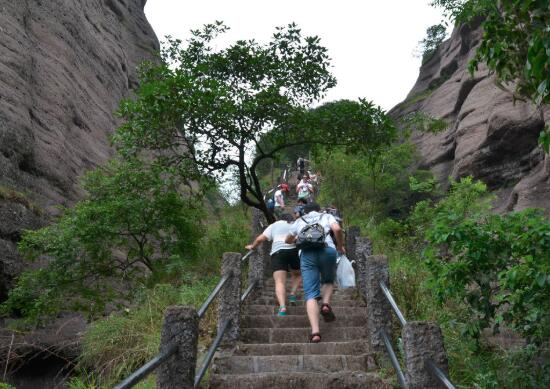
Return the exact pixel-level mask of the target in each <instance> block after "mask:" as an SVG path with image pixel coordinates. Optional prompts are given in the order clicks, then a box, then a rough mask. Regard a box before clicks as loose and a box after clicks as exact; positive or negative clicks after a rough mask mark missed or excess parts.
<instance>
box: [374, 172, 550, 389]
mask: <svg viewBox="0 0 550 389" xmlns="http://www.w3.org/2000/svg"><path fill="white" fill-rule="evenodd" d="M490 200H491V197H490V196H487V191H486V187H485V186H484V185H483V184H481V183H479V182H474V181H473V180H471V179H469V178H467V179H463V180H462V181H461V182H458V183H454V184H453V186H452V190H451V192H450V193H449V194H448V195H446V196H445V197H443V198H442V199H441V201H440V202H438V203H434V202H433V201H431V200H423V201H420V202H418V203H417V204H416V206H415V208H414V209H413V210H412V212H411V213H410V215H409V217H408V218H407V219H406V220H403V221H400V222H399V221H396V220H393V219H384V220H383V221H382V222H380V223H378V224H372V223H371V224H369V225H368V226H367V231H368V235H369V236H370V237H371V239H372V241H373V243H374V248H375V252H377V253H383V254H386V255H388V257H389V258H390V278H391V279H390V284H391V290H392V293H393V295H394V297H395V299H396V301H397V303H398V305H399V307H400V308H401V310H402V311H403V313H404V315H405V317H406V318H407V319H408V320H433V321H437V322H439V324H440V325H441V327H442V329H443V333H444V337H445V347H446V349H447V351H448V355H449V359H450V370H451V379H452V381H453V382H454V383H455V384H459V387H476V388H500V387H514V388H515V387H530V388H531V387H533V388H534V387H547V386H548V385H549V383H550V374H549V372H550V370H549V366H548V363H549V362H548V361H549V359H548V355H547V353H545V352H544V351H543V350H544V347H542V348H541V347H540V346H538V345H537V343H540V341H541V339H544V338H545V337H546V339H548V332H547V331H548V330H547V328H548V312H549V307H548V302H547V301H546V300H548V299H547V296H548V295H549V291H548V289H547V281H548V264H549V263H550V261H549V259H548V253H549V252H550V251H549V250H548V248H547V247H548V246H547V245H548V236H547V229H548V222H547V221H545V220H544V219H543V218H541V215H540V214H539V213H538V212H537V211H535V210H527V211H524V212H521V213H516V214H510V215H504V216H499V215H491V214H490V213H489V203H490ZM493 218H495V219H497V220H500V221H499V222H498V223H497V222H491V223H488V222H487V220H488V219H490V220H492V219H493ZM472 220H473V221H475V222H476V223H477V225H476V223H473V227H472V228H471V229H470V230H468V233H471V232H472V231H474V233H473V235H474V241H473V242H472V240H471V239H470V238H471V235H467V234H466V232H465V231H464V230H465V228H464V226H466V225H469V226H472V224H469V223H470V222H471V221H472ZM497 227H498V228H497ZM479 229H481V232H482V233H483V234H481V233H480V231H479ZM489 230H490V233H487V231H489ZM433 234H438V236H440V237H442V236H445V235H446V234H450V236H451V235H454V236H453V237H451V238H449V239H447V240H445V242H446V243H444V244H439V243H434V242H433V241H432V240H430V239H427V236H432V235H433ZM483 238H485V240H486V242H483ZM495 241H496V242H497V244H495ZM499 241H502V243H499ZM457 243H460V244H463V249H462V250H460V249H459V248H458V244H457ZM466 245H468V247H465V246H466ZM507 246H508V247H509V249H504V250H503V249H502V248H503V247H504V248H506V247H507ZM485 249H487V250H486V251H482V250H485ZM507 250H509V251H507ZM423 251H424V258H423V257H422V255H421V253H422V252H423ZM530 251H533V252H536V255H533V254H529V255H524V254H525V253H527V252H530ZM480 253H483V255H480V258H478V255H479V254H480ZM508 253H510V254H508ZM520 253H522V254H521V255H520ZM425 257H428V260H426V258H425ZM530 257H536V258H538V260H536V261H531V260H530V259H529V258H530ZM502 258H505V259H504V260H503V259H502ZM506 258H507V259H506ZM432 261H435V262H436V264H435V266H437V268H438V270H439V269H440V268H439V267H440V266H441V267H444V269H443V270H442V271H441V272H440V273H439V272H438V273H437V274H434V264H433V263H431V262H432ZM499 261H506V262H507V263H508V266H507V267H505V268H501V270H500V271H498V270H497V269H495V268H496V267H497V266H500V265H498V262H499ZM489 262H492V263H489ZM455 266H456V267H455ZM481 268H483V270H479V269H481ZM463 274H464V276H465V277H466V278H468V279H469V280H470V281H466V282H465V281H464V279H463V278H462V275H463ZM512 274H513V276H512ZM541 274H546V279H545V280H544V282H543V278H544V277H543V276H542V275H541ZM484 277H487V278H491V277H492V280H493V281H492V286H493V290H492V292H490V293H492V294H491V296H490V298H489V299H490V300H491V302H492V303H494V304H498V305H500V308H498V309H496V310H495V316H494V319H495V320H494V321H491V320H488V321H489V322H490V323H491V324H493V323H495V322H497V323H499V324H500V325H501V326H505V327H508V328H513V329H514V330H515V331H517V332H518V333H519V334H521V335H524V336H526V337H527V339H528V340H529V341H530V342H532V343H531V344H528V345H527V346H525V347H523V348H519V349H511V350H504V349H500V348H498V347H494V346H490V345H489V344H487V343H485V342H484V340H483V339H484V338H483V337H477V338H476V337H474V338H472V337H469V336H464V335H465V333H468V332H467V331H465V330H468V329H472V328H474V329H475V323H476V321H478V320H479V319H480V318H482V319H483V314H481V313H480V312H479V311H478V309H484V308H485V306H484V300H483V299H482V298H479V296H482V293H481V292H479V291H480V290H481V289H480V288H479V287H477V283H476V282H477V281H475V280H477V279H480V280H482V281H483V282H485V279H484ZM508 277H513V279H514V280H517V284H510V283H508ZM515 277H517V278H515ZM537 282H540V284H537ZM476 291H478V292H477V293H476ZM455 293H457V294H455ZM469 293H471V294H472V296H474V297H470V298H468V297H465V295H467V294H469ZM443 296H445V297H443ZM511 296H515V297H513V298H512V297H511ZM442 297H443V298H442ZM515 304H517V306H516V307H514V306H513V305H515ZM478 326H479V325H478ZM508 331H509V330H508ZM474 335H476V336H477V334H474Z"/></svg>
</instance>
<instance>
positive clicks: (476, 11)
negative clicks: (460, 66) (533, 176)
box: [432, 0, 550, 152]
mask: <svg viewBox="0 0 550 389" xmlns="http://www.w3.org/2000/svg"><path fill="white" fill-rule="evenodd" d="M432 5H434V6H437V7H442V8H443V9H444V11H445V12H446V13H447V15H449V16H450V17H451V18H453V19H454V20H455V21H456V22H458V23H468V22H471V21H473V20H474V19H476V18H482V19H483V22H482V26H483V30H484V32H483V38H482V40H481V44H480V46H479V47H478V49H477V51H476V55H475V57H474V58H473V59H472V61H471V62H470V72H472V73H473V72H474V71H475V70H476V69H477V67H478V65H479V63H481V62H484V63H486V64H487V66H488V67H489V69H490V70H491V71H492V72H494V73H495V74H496V75H497V77H498V80H499V82H500V83H501V84H507V83H508V84H510V85H513V88H514V95H515V97H516V98H518V99H527V100H529V101H532V102H533V103H534V104H536V105H538V106H540V105H541V104H548V103H550V22H549V21H550V2H549V0H500V1H494V0H434V1H433V2H432ZM541 115H542V110H541ZM539 140H540V144H541V146H542V147H543V148H544V150H545V151H546V152H548V151H549V149H550V132H549V129H548V126H546V127H545V129H544V130H543V132H541V135H540V138H539Z"/></svg>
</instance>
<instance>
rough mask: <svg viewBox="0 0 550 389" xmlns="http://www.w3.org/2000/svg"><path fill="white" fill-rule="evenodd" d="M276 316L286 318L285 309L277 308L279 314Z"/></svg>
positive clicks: (283, 307)
mask: <svg viewBox="0 0 550 389" xmlns="http://www.w3.org/2000/svg"><path fill="white" fill-rule="evenodd" d="M277 316H279V317H283V316H286V307H285V306H282V307H280V308H279V313H277Z"/></svg>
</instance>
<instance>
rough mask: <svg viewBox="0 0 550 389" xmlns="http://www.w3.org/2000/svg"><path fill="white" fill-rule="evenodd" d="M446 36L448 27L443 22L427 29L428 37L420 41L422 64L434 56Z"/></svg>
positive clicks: (419, 48)
mask: <svg viewBox="0 0 550 389" xmlns="http://www.w3.org/2000/svg"><path fill="white" fill-rule="evenodd" d="M446 36H447V29H446V28H445V26H444V25H442V24H435V25H433V26H430V27H428V28H427V29H426V37H425V38H424V39H422V40H421V41H420V42H418V50H419V51H420V55H421V56H422V64H425V63H426V62H428V61H429V60H430V59H431V58H432V57H433V55H434V54H435V52H436V50H437V48H438V47H439V45H440V44H441V42H443V41H444V40H445V37H446Z"/></svg>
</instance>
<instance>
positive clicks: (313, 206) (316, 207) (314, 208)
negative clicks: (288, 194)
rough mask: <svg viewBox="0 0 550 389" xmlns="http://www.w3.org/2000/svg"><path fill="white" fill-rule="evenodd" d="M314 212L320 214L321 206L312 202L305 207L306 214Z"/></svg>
mask: <svg viewBox="0 0 550 389" xmlns="http://www.w3.org/2000/svg"><path fill="white" fill-rule="evenodd" d="M312 211H316V212H320V211H321V207H320V206H319V204H317V203H313V202H311V203H307V204H306V205H304V213H310V212H312Z"/></svg>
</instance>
